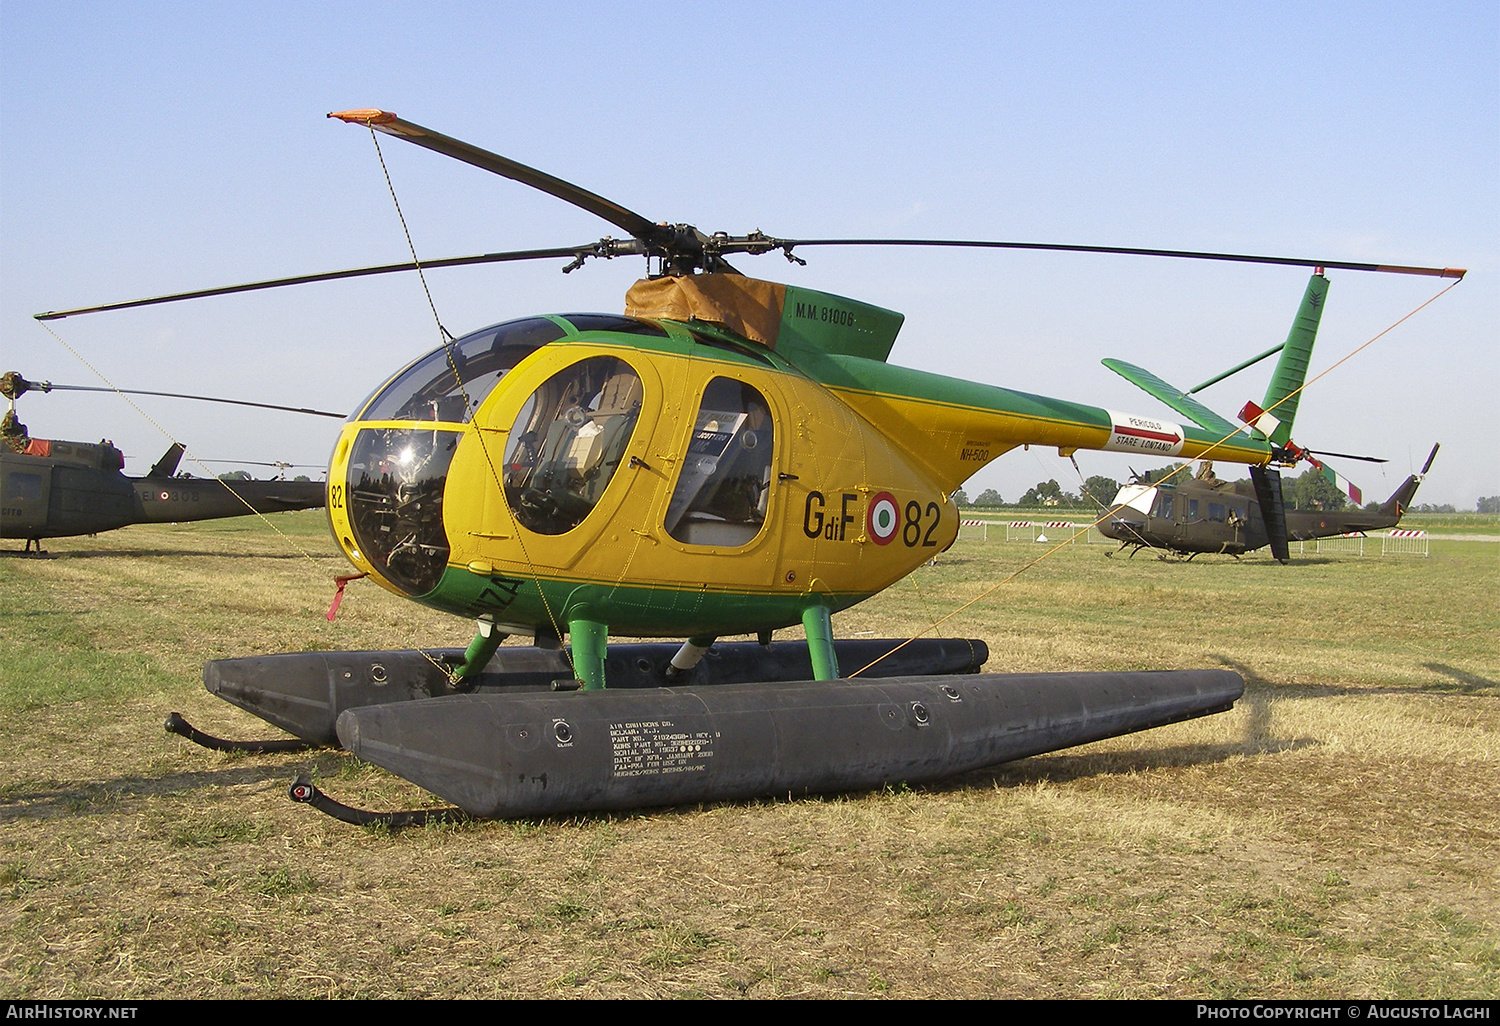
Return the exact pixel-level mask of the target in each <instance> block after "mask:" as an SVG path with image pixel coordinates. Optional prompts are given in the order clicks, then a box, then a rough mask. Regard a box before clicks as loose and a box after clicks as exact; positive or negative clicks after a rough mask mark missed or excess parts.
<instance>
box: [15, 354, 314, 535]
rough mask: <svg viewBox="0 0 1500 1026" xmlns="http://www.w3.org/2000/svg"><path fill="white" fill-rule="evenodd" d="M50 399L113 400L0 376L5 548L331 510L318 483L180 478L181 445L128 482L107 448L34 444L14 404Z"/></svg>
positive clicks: (121, 461) (46, 441) (120, 459)
mask: <svg viewBox="0 0 1500 1026" xmlns="http://www.w3.org/2000/svg"><path fill="white" fill-rule="evenodd" d="M51 391H72V392H111V391H114V390H113V389H107V388H95V387H92V386H88V385H54V384H52V383H51V382H49V381H27V380H26V379H25V378H23V377H22V376H21V375H20V374H18V373H16V372H15V371H6V372H5V373H4V374H3V375H0V395H3V396H4V397H5V398H6V399H8V400H9V401H10V408H9V409H8V410H6V412H5V415H4V420H3V422H0V538H13V539H18V540H20V539H24V540H25V542H26V546H25V548H24V549H23V550H22V553H23V554H26V553H30V552H32V551H35V552H36V553H37V554H42V553H44V551H45V550H43V548H42V541H43V539H46V538H71V537H75V536H78V535H91V534H99V533H100V532H103V531H113V530H116V529H118V528H121V527H127V526H129V525H131V524H170V523H182V522H186V521H191V520H217V519H219V518H222V517H242V516H248V515H251V514H254V513H284V512H289V511H291V510H299V509H318V508H321V507H322V506H323V504H324V503H325V502H326V501H327V497H326V486H325V485H324V484H323V483H322V482H320V481H286V480H283V479H281V478H280V477H278V478H276V479H274V480H268V481H253V480H252V481H225V480H220V479H218V478H212V477H207V478H197V477H189V476H187V475H184V474H180V473H179V472H178V466H179V464H180V462H181V460H182V456H183V453H184V452H185V451H186V450H185V449H184V448H183V446H182V444H181V443H179V442H173V443H172V445H171V446H169V447H168V448H167V451H166V452H165V453H164V454H163V455H162V457H161V459H159V460H157V461H156V463H155V464H153V465H152V467H151V469H150V471H148V472H147V474H146V476H145V477H127V476H126V475H125V474H124V473H123V470H124V467H125V456H124V454H123V453H121V452H120V450H119V449H117V448H115V446H114V445H113V443H111V442H109V441H108V440H103V441H99V442H68V441H60V440H57V439H50V438H33V437H31V433H30V432H29V431H28V430H27V429H26V425H24V424H22V423H21V421H20V419H19V418H18V417H17V415H16V400H17V399H19V398H20V397H21V396H22V395H25V394H26V393H28V392H39V393H47V392H51ZM121 391H125V392H129V393H131V394H133V395H155V396H168V397H170V398H175V399H198V400H203V401H207V402H218V403H231V404H234V405H237V406H255V407H260V408H262V409H270V410H286V411H288V412H292V413H306V414H311V415H314V416H320V417H335V418H339V417H341V414H337V413H328V412H325V411H323V410H308V409H300V408H295V407H288V406H275V405H272V404H270V403H254V402H246V401H242V400H238V399H214V398H211V397H209V396H197V395H182V394H177V393H171V392H147V391H143V390H140V389H121ZM215 462H226V463H238V462H249V461H239V460H224V461H215ZM262 465H265V466H274V467H277V468H278V469H280V470H282V471H283V472H284V471H286V470H288V469H291V467H292V464H283V463H275V464H262Z"/></svg>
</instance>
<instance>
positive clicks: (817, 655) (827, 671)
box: [802, 606, 839, 680]
mask: <svg viewBox="0 0 1500 1026" xmlns="http://www.w3.org/2000/svg"><path fill="white" fill-rule="evenodd" d="M802 628H803V630H805V631H806V632H807V652H808V654H809V655H811V656H812V667H813V679H814V680H838V679H839V657H838V653H836V652H835V651H834V648H833V623H832V622H831V621H830V620H829V615H828V607H827V606H808V607H807V608H806V609H804V610H803V611H802Z"/></svg>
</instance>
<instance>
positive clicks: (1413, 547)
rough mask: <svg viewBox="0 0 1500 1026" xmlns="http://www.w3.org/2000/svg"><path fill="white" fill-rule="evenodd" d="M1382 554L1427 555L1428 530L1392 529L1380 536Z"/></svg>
mask: <svg viewBox="0 0 1500 1026" xmlns="http://www.w3.org/2000/svg"><path fill="white" fill-rule="evenodd" d="M1380 554H1381V555H1382V556H1422V557H1424V558H1425V557H1426V556H1427V555H1428V552H1427V532H1426V531H1402V530H1396V531H1392V532H1391V533H1390V534H1386V535H1382V536H1381V538H1380Z"/></svg>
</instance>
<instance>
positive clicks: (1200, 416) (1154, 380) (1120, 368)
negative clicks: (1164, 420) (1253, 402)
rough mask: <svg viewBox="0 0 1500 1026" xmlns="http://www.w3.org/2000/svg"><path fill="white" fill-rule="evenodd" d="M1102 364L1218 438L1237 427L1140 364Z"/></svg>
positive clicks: (1108, 361) (1114, 362)
mask: <svg viewBox="0 0 1500 1026" xmlns="http://www.w3.org/2000/svg"><path fill="white" fill-rule="evenodd" d="M1104 366H1106V367H1108V368H1109V369H1110V370H1112V371H1114V372H1115V373H1116V374H1118V375H1120V377H1122V378H1124V379H1125V380H1126V381H1128V382H1130V383H1131V384H1132V385H1134V386H1136V387H1137V388H1139V389H1142V390H1144V391H1146V392H1149V393H1150V394H1151V395H1153V396H1155V397H1156V398H1157V399H1159V400H1161V401H1162V402H1164V403H1166V404H1167V405H1168V406H1169V407H1171V408H1172V409H1173V410H1176V411H1177V412H1178V413H1180V414H1182V415H1183V416H1184V417H1186V418H1187V419H1188V420H1190V421H1192V422H1193V423H1194V424H1197V425H1198V426H1199V427H1201V428H1202V429H1203V430H1205V431H1213V432H1216V433H1217V434H1218V435H1219V437H1221V438H1227V437H1229V436H1230V435H1232V434H1234V433H1235V432H1237V431H1239V430H1240V429H1239V428H1237V427H1235V426H1234V425H1233V424H1231V423H1229V421H1227V420H1225V419H1224V418H1223V417H1221V416H1219V415H1218V414H1217V413H1215V412H1214V411H1213V410H1210V409H1209V408H1208V407H1207V406H1204V405H1203V404H1202V403H1200V402H1199V401H1198V400H1196V399H1194V398H1193V397H1192V396H1190V395H1187V394H1185V393H1183V392H1182V391H1180V390H1178V389H1176V388H1173V387H1172V386H1171V385H1169V384H1167V383H1166V382H1165V381H1163V380H1162V379H1161V378H1159V377H1157V376H1156V375H1155V374H1152V373H1151V372H1150V371H1148V370H1146V369H1145V368H1144V367H1137V366H1136V365H1135V364H1133V363H1126V362H1125V361H1124V360H1112V359H1111V360H1105V361H1104Z"/></svg>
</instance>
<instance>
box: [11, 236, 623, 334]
mask: <svg viewBox="0 0 1500 1026" xmlns="http://www.w3.org/2000/svg"><path fill="white" fill-rule="evenodd" d="M606 243H609V244H611V245H609V246H608V248H609V249H610V250H611V252H609V253H608V255H610V256H615V255H621V254H623V253H626V252H628V251H629V246H630V244H629V243H626V244H620V243H615V242H614V240H601V241H600V242H591V243H589V244H588V245H585V246H565V247H559V248H557V249H522V250H514V251H512V252H509V253H482V254H480V255H478V256H467V257H449V258H447V259H445V260H424V261H422V263H421V264H420V265H419V264H416V263H413V262H411V261H407V262H405V263H401V264H380V265H377V266H374V267H355V268H351V269H349V270H347V271H324V272H322V273H320V274H301V275H297V276H296V277H292V278H271V279H269V280H267V281H252V282H248V283H246V284H243V285H224V286H221V287H219V288H215V289H198V290H197V291H194V292H174V293H172V294H171V295H167V296H152V297H151V298H149V299H132V300H128V301H126V302H123V303H105V304H104V305H102V306H81V307H78V308H76V309H73V310H49V311H48V312H46V313H39V314H33V315H32V316H33V317H35V319H36V320H39V321H55V320H61V319H62V318H64V317H72V316H73V315H74V314H86V313H104V312H105V311H108V310H129V309H131V308H132V307H137V306H155V305H157V304H159V303H176V302H179V301H181V300H184V299H203V298H205V297H207V296H230V295H234V294H235V293H237V292H255V291H256V290H258V289H277V288H281V287H282V286H285V285H306V284H308V283H309V282H315V281H335V280H337V279H339V278H362V277H365V276H367V275H372V274H394V273H395V272H397V271H415V270H416V269H417V268H418V267H419V266H420V267H422V268H424V269H425V268H429V267H464V266H466V265H469V264H499V263H508V262H511V261H518V260H555V259H557V258H559V257H572V258H573V259H574V260H581V259H582V258H583V257H585V256H595V255H599V256H604V255H606V254H605V253H603V252H601V249H603V248H606Z"/></svg>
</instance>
